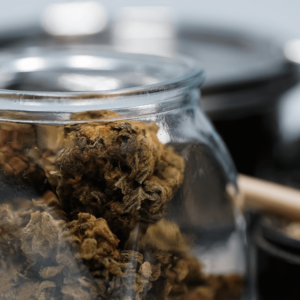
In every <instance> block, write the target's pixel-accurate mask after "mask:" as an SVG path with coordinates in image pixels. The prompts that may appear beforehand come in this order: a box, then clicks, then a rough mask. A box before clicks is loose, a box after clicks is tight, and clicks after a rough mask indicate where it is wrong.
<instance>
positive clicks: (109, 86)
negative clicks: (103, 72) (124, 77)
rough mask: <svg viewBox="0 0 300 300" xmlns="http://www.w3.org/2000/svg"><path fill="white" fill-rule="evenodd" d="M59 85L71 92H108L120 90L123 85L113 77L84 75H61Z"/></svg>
mask: <svg viewBox="0 0 300 300" xmlns="http://www.w3.org/2000/svg"><path fill="white" fill-rule="evenodd" d="M58 83H59V85H60V86H61V87H63V88H64V89H67V90H70V91H107V90H115V89H118V88H119V87H120V85H121V83H120V81H119V80H118V79H116V78H113V77H107V76H92V75H83V74H63V75H60V76H59V77H58Z"/></svg>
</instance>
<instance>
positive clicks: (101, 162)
mask: <svg viewBox="0 0 300 300" xmlns="http://www.w3.org/2000/svg"><path fill="white" fill-rule="evenodd" d="M66 130H67V131H68V133H67V140H71V141H73V142H74V145H73V146H72V147H70V148H64V149H63V150H62V151H61V152H60V153H59V155H58V157H57V160H56V164H57V167H58V170H57V171H55V172H52V173H51V174H50V176H49V177H50V178H49V180H50V182H52V183H53V182H55V181H57V185H56V186H54V188H56V193H57V195H58V199H59V201H60V202H61V204H62V206H63V208H64V210H65V211H66V212H68V213H70V215H71V216H72V217H73V218H76V217H77V214H78V213H79V212H87V213H90V214H93V215H94V216H96V217H103V218H104V219H105V220H106V221H107V222H108V224H109V227H110V228H111V230H112V232H114V233H115V234H118V236H119V235H120V239H121V240H122V241H123V242H124V241H125V240H126V238H127V237H128V232H129V231H130V229H132V228H133V227H134V225H135V224H136V222H137V221H138V220H144V221H147V222H156V221H157V220H159V219H160V218H161V217H162V215H163V213H164V211H165V209H166V206H167V202H168V201H170V200H171V199H172V197H173V196H174V194H175V192H176V191H177V189H178V188H179V187H180V185H181V184H182V182H183V172H184V166H185V164H184V159H183V158H182V157H181V156H179V155H178V154H176V153H175V152H174V150H173V149H172V148H171V147H169V146H166V145H164V144H162V143H161V142H159V140H158V139H157V136H156V133H157V130H158V127H157V126H156V125H155V124H153V123H151V124H146V123H143V122H139V121H131V120H129V121H114V122H102V123H95V124H94V123H91V124H76V125H70V126H67V128H66ZM121 232H122V233H123V234H124V233H126V234H125V236H124V237H123V236H122V234H121Z"/></svg>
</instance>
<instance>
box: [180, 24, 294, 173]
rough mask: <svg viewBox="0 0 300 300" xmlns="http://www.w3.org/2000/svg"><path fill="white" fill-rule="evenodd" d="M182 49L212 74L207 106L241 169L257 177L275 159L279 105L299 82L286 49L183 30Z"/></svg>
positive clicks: (229, 34)
mask: <svg viewBox="0 0 300 300" xmlns="http://www.w3.org/2000/svg"><path fill="white" fill-rule="evenodd" d="M178 35H179V44H178V50H179V51H180V52H183V53H185V54H188V55H191V56H193V57H196V58H198V59H199V60H200V61H201V62H202V63H203V65H204V69H205V70H206V82H205V84H204V86H203V89H202V99H201V105H202V107H203V109H204V111H205V112H206V113H207V114H208V116H209V117H210V119H211V120H212V121H213V123H214V126H215V127H216V129H217V131H218V132H219V133H220V135H221V136H222V138H223V140H224V141H225V143H226V145H227V147H228V148H229V151H230V153H231V155H232V157H233V160H234V162H235V164H236V166H237V169H238V171H239V172H241V173H245V174H248V175H254V176H257V175H259V174H257V172H256V171H257V169H258V168H259V167H260V166H261V164H263V163H264V161H266V160H267V161H268V160H270V158H272V157H273V150H274V146H275V145H276V143H277V139H278V127H277V105H278V101H279V99H280V97H281V96H282V94H283V93H285V92H286V91H287V90H289V89H290V88H291V87H292V86H294V85H295V84H296V83H297V82H298V81H299V76H298V65H297V64H294V63H292V62H290V61H288V60H287V59H286V58H285V56H284V54H283V46H282V47H281V46H280V45H277V44H275V43H273V42H271V41H270V40H267V39H263V38H260V37H255V36H252V35H250V34H247V33H243V32H234V31H226V30H220V29H217V28H215V29H212V28H207V29H205V28H196V27H182V28H181V30H179V34H178Z"/></svg>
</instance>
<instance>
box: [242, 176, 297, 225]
mask: <svg viewBox="0 0 300 300" xmlns="http://www.w3.org/2000/svg"><path fill="white" fill-rule="evenodd" d="M238 185H239V189H240V191H241V194H242V195H243V198H244V205H245V206H252V207H256V208H259V209H262V210H265V211H270V212H275V213H278V214H280V215H282V216H286V217H288V218H293V219H297V220H300V190H297V189H293V188H289V187H286V186H283V185H280V184H276V183H271V182H268V181H265V180H261V179H257V178H253V177H249V176H246V175H242V174H240V175H239V176H238Z"/></svg>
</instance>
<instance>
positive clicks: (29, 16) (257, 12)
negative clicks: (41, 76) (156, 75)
mask: <svg viewBox="0 0 300 300" xmlns="http://www.w3.org/2000/svg"><path fill="white" fill-rule="evenodd" d="M53 2H59V1H53V0H0V35H3V34H7V33H9V32H11V33H12V32H13V31H16V30H25V31H26V30H29V28H30V27H35V26H37V25H38V24H39V18H40V15H41V13H42V12H43V10H44V9H45V7H46V6H47V5H48V4H49V3H53ZM99 2H100V3H102V4H103V5H104V6H105V7H106V8H107V10H108V12H109V15H110V17H111V18H113V16H114V14H115V12H116V11H118V10H119V9H120V8H121V7H124V6H131V5H164V6H170V7H172V10H173V13H174V19H175V22H176V23H180V22H187V21H189V22H194V23H199V24H203V23H205V24H213V25H218V26H222V27H223V26H226V27H229V28H235V29H242V30H250V31H252V32H254V33H260V34H263V35H269V36H271V37H273V38H275V39H276V38H277V39H280V40H282V39H284V40H288V39H292V38H300V0H251V1H250V0H207V1H201V0H160V1H158V0H148V1H145V0H128V1H124V0H102V1H99ZM27 28H28V29H27Z"/></svg>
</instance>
